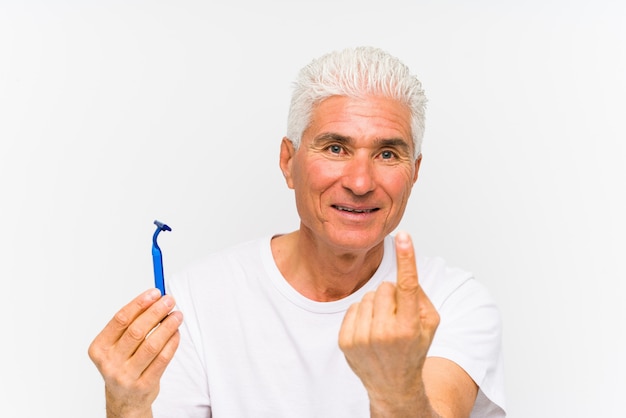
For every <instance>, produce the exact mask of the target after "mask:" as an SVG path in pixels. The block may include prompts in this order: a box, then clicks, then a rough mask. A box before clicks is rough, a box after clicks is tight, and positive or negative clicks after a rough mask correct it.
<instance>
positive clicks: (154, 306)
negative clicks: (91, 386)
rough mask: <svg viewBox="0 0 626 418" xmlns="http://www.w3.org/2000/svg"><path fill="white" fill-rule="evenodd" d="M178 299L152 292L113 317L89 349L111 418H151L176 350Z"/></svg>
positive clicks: (178, 323) (147, 292) (108, 414)
mask: <svg viewBox="0 0 626 418" xmlns="http://www.w3.org/2000/svg"><path fill="white" fill-rule="evenodd" d="M174 304H175V302H174V299H173V298H172V297H171V296H169V295H167V296H164V297H160V292H159V291H158V290H157V289H151V290H149V291H146V292H144V293H142V294H141V295H139V296H138V297H136V298H135V299H134V300H133V301H131V302H130V303H129V304H128V305H126V306H124V307H123V308H122V309H121V310H120V311H119V312H117V313H116V314H115V316H114V317H113V319H111V321H110V322H109V323H108V324H107V325H106V327H105V328H104V329H103V330H102V332H100V334H98V336H97V337H96V338H95V339H94V341H93V342H92V343H91V345H90V347H89V357H90V358H91V360H92V361H93V362H94V363H95V365H96V367H97V368H98V370H99V371H100V374H102V377H103V378H104V382H105V394H106V409H107V417H108V418H117V417H124V418H151V417H152V407H151V405H152V402H154V399H155V398H156V396H157V394H158V393H159V380H160V379H161V376H162V374H163V372H164V371H165V368H166V367H167V365H168V364H169V362H170V360H171V359H172V357H173V356H174V352H175V351H176V348H177V347H178V342H179V334H178V327H179V326H180V324H181V322H182V314H181V313H180V312H172V313H169V312H170V311H171V310H172V308H173V307H174Z"/></svg>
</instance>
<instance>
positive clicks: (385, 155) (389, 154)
mask: <svg viewBox="0 0 626 418" xmlns="http://www.w3.org/2000/svg"><path fill="white" fill-rule="evenodd" d="M395 156H396V154H394V152H393V151H389V150H386V151H383V152H381V153H380V157H381V158H382V159H383V160H391V159H392V158H394V157H395Z"/></svg>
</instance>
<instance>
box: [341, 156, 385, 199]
mask: <svg viewBox="0 0 626 418" xmlns="http://www.w3.org/2000/svg"><path fill="white" fill-rule="evenodd" d="M345 164H346V165H345V167H344V171H343V176H342V179H341V184H342V186H343V187H344V188H346V189H348V190H350V191H351V192H352V193H354V194H355V195H356V196H364V195H366V194H368V193H369V192H371V191H372V190H374V188H375V187H376V181H375V167H374V161H372V159H371V158H369V156H366V155H355V156H353V158H351V159H350V160H349V161H346V163H345Z"/></svg>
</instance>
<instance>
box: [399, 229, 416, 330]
mask: <svg viewBox="0 0 626 418" xmlns="http://www.w3.org/2000/svg"><path fill="white" fill-rule="evenodd" d="M395 241H396V262H397V265H398V279H397V283H396V289H397V290H396V303H397V312H398V316H401V317H402V316H404V317H405V318H407V319H409V318H413V319H415V318H417V315H418V305H419V303H418V298H419V293H420V292H419V280H418V276H417V264H416V262H415V250H414V249H413V242H412V241H411V237H410V236H409V234H408V233H406V232H404V231H400V232H398V234H397V235H396V240H395Z"/></svg>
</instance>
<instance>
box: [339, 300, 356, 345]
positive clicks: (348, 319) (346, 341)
mask: <svg viewBox="0 0 626 418" xmlns="http://www.w3.org/2000/svg"><path fill="white" fill-rule="evenodd" d="M358 310H359V304H358V303H354V304H352V305H350V307H349V308H348V311H347V312H346V314H345V315H344V317H343V321H342V322H341V328H340V329H339V348H341V351H344V352H345V351H346V350H347V349H349V348H350V347H351V346H352V345H353V341H354V328H355V325H356V315H357V312H358Z"/></svg>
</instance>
